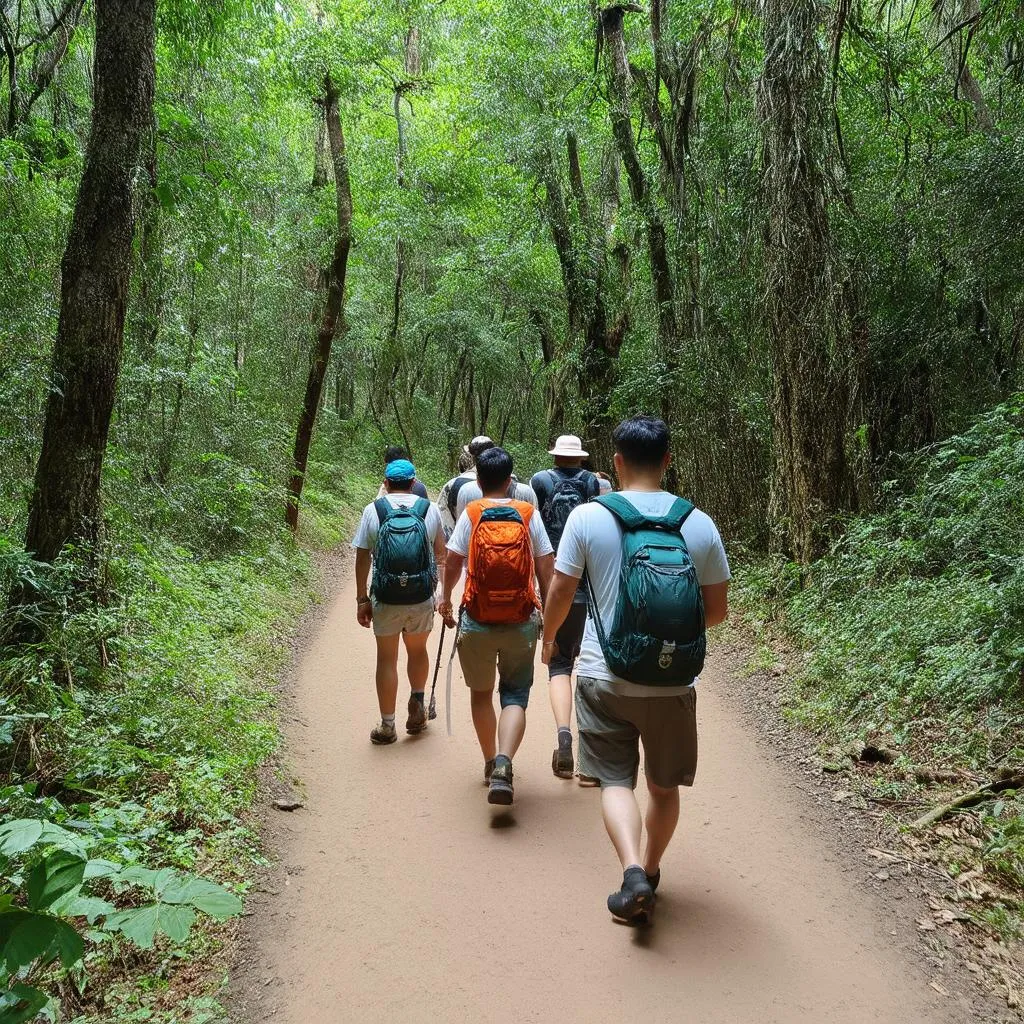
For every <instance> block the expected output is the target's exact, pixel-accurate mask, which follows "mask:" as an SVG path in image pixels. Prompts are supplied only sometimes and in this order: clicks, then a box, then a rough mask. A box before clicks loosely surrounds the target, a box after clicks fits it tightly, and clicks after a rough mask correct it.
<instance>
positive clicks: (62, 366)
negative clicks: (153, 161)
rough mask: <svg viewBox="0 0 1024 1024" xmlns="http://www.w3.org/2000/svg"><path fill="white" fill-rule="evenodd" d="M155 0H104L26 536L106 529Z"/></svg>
mask: <svg viewBox="0 0 1024 1024" xmlns="http://www.w3.org/2000/svg"><path fill="white" fill-rule="evenodd" d="M155 13H156V0H97V2H96V56H95V82H96V86H95V104H94V107H93V115H92V131H91V133H90V137H89V144H88V148H87V150H86V159H85V171H84V173H83V175H82V181H81V184H80V185H79V189H78V197H77V200H76V202H75V213H74V218H73V220H72V223H71V231H70V233H69V235H68V242H67V248H66V249H65V252H64V259H63V262H62V263H61V274H62V276H61V297H60V318H59V320H58V325H57V341H56V344H55V346H54V351H53V366H52V371H51V384H50V394H49V399H48V401H47V406H46V419H45V423H44V427H43V442H42V450H41V452H40V455H39V463H38V465H37V467H36V474H35V483H34V487H33V492H32V502H31V508H30V511H29V521H28V530H27V532H26V535H25V548H26V550H27V551H29V552H31V553H32V554H34V555H35V557H36V558H38V559H40V560H41V561H44V562H52V561H53V560H54V559H55V558H56V557H57V555H59V554H60V552H61V549H62V548H63V547H64V545H65V544H67V543H68V542H70V541H76V542H79V543H84V544H85V545H87V546H92V545H94V544H95V542H96V540H97V539H98V532H99V524H100V515H101V504H100V476H101V470H102V466H103V456H104V452H105V450H106V445H107V433H108V431H109V429H110V417H111V413H112V411H113V406H114V397H115V392H116V388H117V378H118V373H119V371H120V366H121V350H122V346H123V342H124V320H125V311H126V308H127V304H128V288H129V283H130V279H131V270H132V237H133V234H134V230H135V209H134V205H133V202H132V198H133V196H132V181H133V178H134V176H135V172H136V167H137V164H138V160H139V150H140V146H141V142H142V138H143V135H144V133H145V132H146V130H147V128H148V127H149V125H150V122H151V119H152V116H153V91H154V79H155V58H154V34H155V29H154V23H155Z"/></svg>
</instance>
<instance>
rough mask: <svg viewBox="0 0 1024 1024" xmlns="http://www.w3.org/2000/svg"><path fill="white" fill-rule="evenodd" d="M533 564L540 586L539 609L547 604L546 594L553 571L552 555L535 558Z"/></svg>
mask: <svg viewBox="0 0 1024 1024" xmlns="http://www.w3.org/2000/svg"><path fill="white" fill-rule="evenodd" d="M533 564H534V568H535V569H536V572H537V582H538V583H539V584H540V603H541V607H545V606H546V605H547V603H548V593H549V592H550V588H551V574H552V573H553V572H554V571H555V556H554V553H550V554H547V555H541V556H540V558H535V559H534V560H533Z"/></svg>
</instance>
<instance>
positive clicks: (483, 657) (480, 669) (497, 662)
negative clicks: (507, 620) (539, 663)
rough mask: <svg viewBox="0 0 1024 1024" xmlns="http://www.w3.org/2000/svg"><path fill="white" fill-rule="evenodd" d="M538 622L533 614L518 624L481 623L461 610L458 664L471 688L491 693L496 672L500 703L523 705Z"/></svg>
mask: <svg viewBox="0 0 1024 1024" xmlns="http://www.w3.org/2000/svg"><path fill="white" fill-rule="evenodd" d="M539 633H540V623H539V621H538V619H537V616H536V615H534V616H532V617H531V618H530V620H529V621H528V622H524V623H522V624H521V625H518V626H484V625H481V624H480V623H479V622H475V621H474V620H473V619H471V618H470V617H469V616H468V615H466V614H465V613H463V616H462V629H461V631H460V632H459V664H460V665H461V666H462V674H463V675H464V676H465V677H466V685H467V686H468V687H469V688H470V689H471V690H478V691H480V692H481V693H490V691H491V690H493V689H494V672H495V669H497V672H498V697H499V700H500V703H501V706H502V707H503V708H504V707H508V706H509V705H510V704H516V705H518V706H519V707H521V708H524V709H525V708H526V706H527V705H528V704H529V703H530V687H531V686H533V662H534V654H535V653H536V650H537V637H538V635H539Z"/></svg>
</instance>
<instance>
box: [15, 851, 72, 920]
mask: <svg viewBox="0 0 1024 1024" xmlns="http://www.w3.org/2000/svg"><path fill="white" fill-rule="evenodd" d="M84 876H85V860H84V858H82V857H79V856H78V855H77V854H74V853H69V852H68V851H66V850H57V851H55V852H54V853H51V854H48V855H47V856H46V857H44V858H43V859H42V860H41V861H40V862H39V863H38V864H37V865H36V866H35V867H34V868H33V869H32V873H31V875H29V879H28V905H29V908H30V909H31V910H45V909H46V908H47V907H49V906H50V905H51V904H53V903H54V901H56V900H58V899H60V897H61V896H63V895H65V894H66V893H69V892H71V890H72V889H77V888H78V887H79V886H80V885H81V884H82V879H83V877H84Z"/></svg>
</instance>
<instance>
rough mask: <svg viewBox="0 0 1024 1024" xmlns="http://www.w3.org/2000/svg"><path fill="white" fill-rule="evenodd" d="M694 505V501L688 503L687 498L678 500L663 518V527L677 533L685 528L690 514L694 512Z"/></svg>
mask: <svg viewBox="0 0 1024 1024" xmlns="http://www.w3.org/2000/svg"><path fill="white" fill-rule="evenodd" d="M693 509H694V505H693V502H692V501H687V500H686V499H685V498H676V500H675V501H674V502H672V507H671V508H670V509H669V510H668V512H666V513H665V515H663V516H662V517H661V523H662V526H663V527H664V528H665V529H666V530H670V531H673V532H677V531H679V530H681V529H682V528H683V523H685V522H686V520H687V519H688V518H689V516H690V513H691V512H692V511H693Z"/></svg>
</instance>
